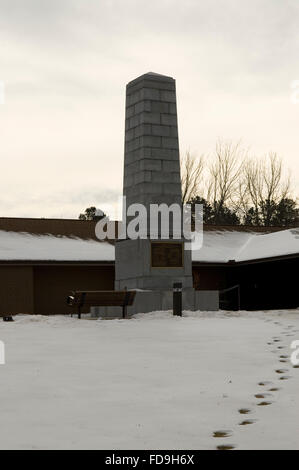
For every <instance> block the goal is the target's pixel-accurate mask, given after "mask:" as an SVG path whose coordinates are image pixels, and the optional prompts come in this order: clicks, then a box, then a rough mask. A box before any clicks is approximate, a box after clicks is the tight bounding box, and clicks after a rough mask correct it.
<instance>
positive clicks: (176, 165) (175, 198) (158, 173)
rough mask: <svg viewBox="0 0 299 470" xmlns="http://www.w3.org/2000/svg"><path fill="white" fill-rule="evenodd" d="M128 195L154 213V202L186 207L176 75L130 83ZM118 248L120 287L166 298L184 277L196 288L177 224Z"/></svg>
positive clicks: (131, 201) (123, 242)
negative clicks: (166, 235) (175, 230)
mask: <svg viewBox="0 0 299 470" xmlns="http://www.w3.org/2000/svg"><path fill="white" fill-rule="evenodd" d="M123 194H124V196H126V205H127V207H129V206H130V205H131V204H136V203H138V204H143V205H144V206H145V207H146V209H147V213H148V214H149V213H150V205H152V204H158V205H161V204H167V206H171V205H172V204H174V203H176V204H179V205H180V206H181V180H180V157H179V140H178V124H177V106H176V87H175V80H174V79H173V78H171V77H167V76H164V75H159V74H155V73H147V74H145V75H142V76H140V77H138V78H136V79H135V80H133V81H131V82H130V83H129V84H128V85H127V88H126V131H125V159H124V182H123ZM148 221H149V218H148ZM159 233H160V232H159ZM115 250H116V252H115V258H116V261H115V288H116V289H123V288H125V287H126V288H128V289H141V290H146V291H156V293H157V292H158V291H160V292H162V293H164V294H161V295H162V297H163V298H165V296H166V297H167V294H165V292H166V291H168V292H170V291H171V289H172V287H173V283H174V282H181V283H182V286H183V289H185V290H186V289H187V290H188V291H191V290H192V291H193V289H192V266H191V252H190V251H186V250H185V249H184V240H183V238H182V236H181V235H179V236H176V234H175V233H173V231H172V229H170V237H169V239H167V240H165V239H163V238H162V237H160V236H158V238H155V239H152V238H151V236H150V233H149V229H148V236H147V238H146V239H136V240H132V239H128V238H127V239H124V240H118V241H117V242H116V247H115ZM154 297H155V298H157V295H156V294H155V295H154V294H152V298H154ZM150 303H151V302H150ZM158 303H159V302H158ZM149 307H150V306H149ZM151 307H153V306H151ZM157 307H158V308H159V305H157ZM142 311H145V310H142Z"/></svg>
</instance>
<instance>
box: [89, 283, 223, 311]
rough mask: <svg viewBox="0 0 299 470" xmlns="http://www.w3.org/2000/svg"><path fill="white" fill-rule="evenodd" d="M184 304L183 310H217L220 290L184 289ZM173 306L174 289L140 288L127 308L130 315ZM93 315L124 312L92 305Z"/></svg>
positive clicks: (169, 308)
mask: <svg viewBox="0 0 299 470" xmlns="http://www.w3.org/2000/svg"><path fill="white" fill-rule="evenodd" d="M182 304H183V310H190V311H197V310H201V311H217V310H219V292H218V291H203V290H202V291H198V290H194V289H193V288H191V289H183V292H182ZM172 308H173V291H172V290H143V291H141V290H139V291H137V292H136V296H135V300H134V304H133V305H132V306H130V307H128V308H127V315H128V316H129V317H130V316H132V315H135V314H137V313H148V312H155V311H163V310H172ZM91 316H92V317H101V318H121V316H122V312H121V308H120V307H92V308H91Z"/></svg>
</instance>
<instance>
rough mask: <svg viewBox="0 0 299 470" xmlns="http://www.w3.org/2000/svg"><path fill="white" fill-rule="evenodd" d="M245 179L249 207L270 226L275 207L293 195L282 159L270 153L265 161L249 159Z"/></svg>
mask: <svg viewBox="0 0 299 470" xmlns="http://www.w3.org/2000/svg"><path fill="white" fill-rule="evenodd" d="M243 177H244V188H246V195H247V200H246V203H247V206H248V207H249V206H251V207H252V208H253V209H254V212H255V213H256V214H259V212H261V215H262V217H263V223H264V224H265V225H269V224H270V221H271V217H272V213H273V211H274V208H275V206H276V205H277V204H279V202H280V201H281V200H284V199H287V198H288V197H290V194H291V182H290V176H289V175H288V176H285V175H284V173H283V167H282V160H281V158H279V157H278V156H277V154H276V153H274V152H270V153H269V154H268V155H267V156H266V157H265V158H263V159H260V160H257V159H249V160H247V162H246V163H245V165H244V172H243Z"/></svg>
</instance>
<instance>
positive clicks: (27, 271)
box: [0, 266, 34, 315]
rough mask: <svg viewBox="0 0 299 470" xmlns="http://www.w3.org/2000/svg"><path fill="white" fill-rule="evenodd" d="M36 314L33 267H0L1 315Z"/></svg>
mask: <svg viewBox="0 0 299 470" xmlns="http://www.w3.org/2000/svg"><path fill="white" fill-rule="evenodd" d="M15 313H29V314H33V313H34V300H33V268H32V266H0V315H5V314H15Z"/></svg>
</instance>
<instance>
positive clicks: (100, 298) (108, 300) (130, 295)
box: [68, 290, 136, 307]
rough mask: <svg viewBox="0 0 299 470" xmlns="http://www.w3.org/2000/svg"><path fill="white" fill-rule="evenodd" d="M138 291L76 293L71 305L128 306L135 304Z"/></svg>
mask: <svg viewBox="0 0 299 470" xmlns="http://www.w3.org/2000/svg"><path fill="white" fill-rule="evenodd" d="M135 294H136V291H126V290H125V291H111V290H110V291H109V290H107V291H105V290H102V291H75V292H73V293H72V296H71V297H69V299H71V300H69V302H68V303H69V305H74V306H75V305H77V306H79V305H81V306H84V305H89V306H94V307H96V306H103V307H109V306H126V305H132V304H133V302H134V298H135Z"/></svg>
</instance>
